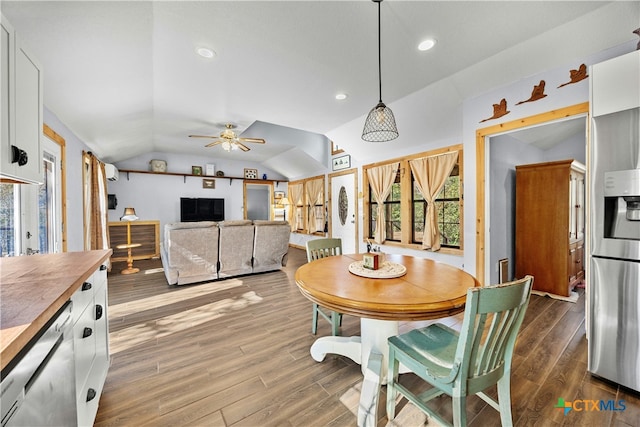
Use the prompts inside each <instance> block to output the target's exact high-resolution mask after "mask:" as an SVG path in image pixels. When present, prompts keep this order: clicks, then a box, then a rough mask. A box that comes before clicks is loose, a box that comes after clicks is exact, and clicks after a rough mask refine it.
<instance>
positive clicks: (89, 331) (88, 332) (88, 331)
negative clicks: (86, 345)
mask: <svg viewBox="0 0 640 427" xmlns="http://www.w3.org/2000/svg"><path fill="white" fill-rule="evenodd" d="M91 334H93V329H91V328H84V330H83V331H82V338H87V337H90V336H91Z"/></svg>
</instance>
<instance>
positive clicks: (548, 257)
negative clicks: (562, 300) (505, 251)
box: [515, 160, 585, 297]
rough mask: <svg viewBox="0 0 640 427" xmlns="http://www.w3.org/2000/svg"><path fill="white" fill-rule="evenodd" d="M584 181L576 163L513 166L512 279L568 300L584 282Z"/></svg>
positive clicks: (560, 162) (572, 161)
mask: <svg viewBox="0 0 640 427" xmlns="http://www.w3.org/2000/svg"><path fill="white" fill-rule="evenodd" d="M584 175H585V167H584V165H583V164H581V163H579V162H577V161H575V160H561V161H553V162H546V163H537V164H531V165H520V166H516V230H515V235H516V248H515V258H516V268H515V274H516V277H524V276H525V275H527V274H531V275H533V276H534V282H533V289H534V290H538V291H543V292H549V293H552V294H555V295H560V296H565V297H568V296H570V295H571V290H572V289H573V288H574V287H575V286H576V285H577V284H578V283H580V282H581V281H582V280H583V279H584V224H585V219H584V215H585V209H584V194H585V188H584Z"/></svg>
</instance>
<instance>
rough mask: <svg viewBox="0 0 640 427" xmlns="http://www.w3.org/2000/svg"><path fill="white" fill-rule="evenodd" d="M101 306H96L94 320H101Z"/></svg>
mask: <svg viewBox="0 0 640 427" xmlns="http://www.w3.org/2000/svg"><path fill="white" fill-rule="evenodd" d="M102 312H103V309H102V306H101V305H100V304H96V320H100V319H102Z"/></svg>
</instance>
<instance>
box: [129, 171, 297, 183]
mask: <svg viewBox="0 0 640 427" xmlns="http://www.w3.org/2000/svg"><path fill="white" fill-rule="evenodd" d="M120 172H121V173H126V174H127V181H128V180H129V174H130V173H142V174H147V175H171V176H181V177H183V179H184V182H185V183H186V182H187V177H188V176H191V177H195V178H206V179H228V180H229V185H231V183H232V182H233V180H234V179H240V180H243V181H244V180H245V178H244V177H241V176H226V175H224V176H217V175H213V176H212V175H194V174H192V173H177V172H152V171H141V170H133V169H120ZM247 181H256V182H274V183H275V184H276V187H277V186H278V183H280V182H289V181H288V180H286V179H247Z"/></svg>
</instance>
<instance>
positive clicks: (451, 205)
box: [411, 166, 461, 249]
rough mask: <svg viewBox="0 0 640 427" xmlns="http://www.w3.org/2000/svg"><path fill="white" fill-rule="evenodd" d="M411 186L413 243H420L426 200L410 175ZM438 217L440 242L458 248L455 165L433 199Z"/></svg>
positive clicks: (456, 174)
mask: <svg viewBox="0 0 640 427" xmlns="http://www.w3.org/2000/svg"><path fill="white" fill-rule="evenodd" d="M411 183H412V187H413V193H412V194H413V199H412V206H413V213H412V218H413V220H412V224H413V236H412V242H413V243H422V239H423V237H424V221H425V214H426V211H427V201H426V200H425V199H424V196H423V195H422V194H421V193H420V191H419V190H418V188H417V186H416V182H415V177H414V176H413V174H412V176H411ZM435 206H436V212H437V217H438V231H439V232H440V244H441V245H442V247H446V248H456V249H460V228H461V227H460V216H461V210H460V175H459V168H458V167H457V166H456V167H454V168H453V171H451V174H450V175H449V177H448V178H447V180H446V182H445V184H444V187H443V188H442V190H441V191H440V193H438V196H437V197H436V200H435Z"/></svg>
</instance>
